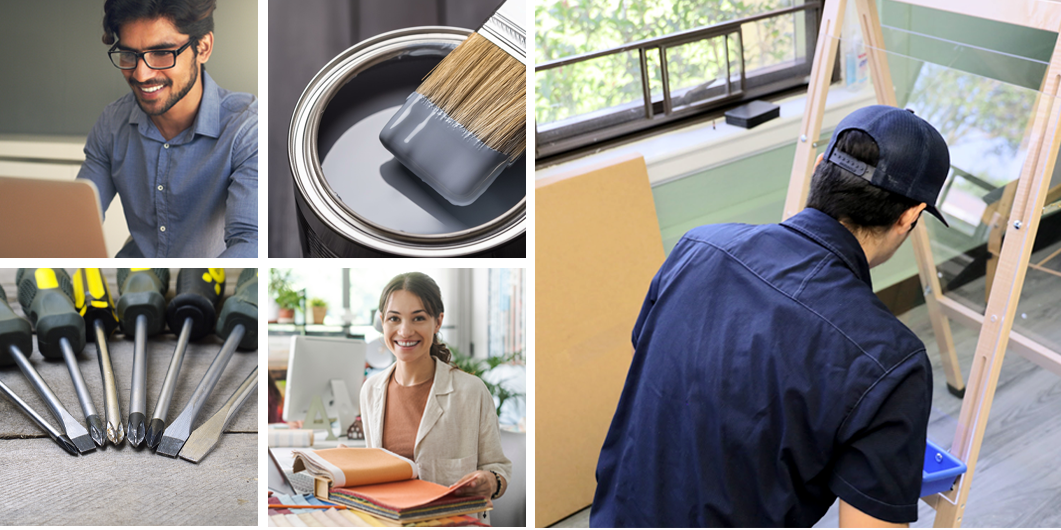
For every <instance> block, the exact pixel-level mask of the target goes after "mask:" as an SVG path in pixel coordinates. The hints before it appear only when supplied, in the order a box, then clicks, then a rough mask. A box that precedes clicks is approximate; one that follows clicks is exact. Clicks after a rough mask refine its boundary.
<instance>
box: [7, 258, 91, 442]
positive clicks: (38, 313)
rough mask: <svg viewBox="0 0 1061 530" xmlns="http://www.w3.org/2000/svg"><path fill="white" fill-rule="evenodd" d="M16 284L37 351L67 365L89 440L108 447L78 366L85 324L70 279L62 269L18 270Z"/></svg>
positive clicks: (47, 357)
mask: <svg viewBox="0 0 1061 530" xmlns="http://www.w3.org/2000/svg"><path fill="white" fill-rule="evenodd" d="M15 281H16V282H17V283H18V302H19V304H21V305H22V312H23V313H25V314H26V316H27V317H29V321H30V322H31V323H32V324H33V326H34V328H35V329H36V331H37V349H38V350H40V352H41V355H44V357H45V358H46V359H55V360H58V359H62V360H63V361H64V362H66V369H67V371H69V372H70V379H71V381H73V383H74V391H75V392H76V393H77V400H78V401H79V402H80V403H81V410H82V412H84V413H85V422H86V423H87V424H88V432H89V436H90V437H91V438H92V440H93V441H94V442H95V443H96V445H103V444H104V443H106V434H105V429H104V428H103V422H102V421H100V419H99V415H98V414H96V407H95V405H94V404H93V403H92V395H91V394H89V392H88V385H86V384H85V378H84V377H82V376H81V368H80V367H79V366H78V364H77V354H79V353H81V351H82V350H84V349H85V320H84V319H82V318H81V315H80V314H78V312H77V310H76V309H74V302H73V298H74V290H73V285H72V283H71V281H70V276H69V275H68V274H67V273H66V271H65V270H63V269H47V268H41V269H19V270H18V272H17V273H16V274H15ZM74 442H75V443H76V442H77V440H74Z"/></svg>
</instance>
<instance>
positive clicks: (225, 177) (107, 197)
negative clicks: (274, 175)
mask: <svg viewBox="0 0 1061 530" xmlns="http://www.w3.org/2000/svg"><path fill="white" fill-rule="evenodd" d="M215 4H216V0H156V1H152V2H144V1H142V0H107V2H106V3H105V4H104V7H103V11H104V15H103V30H104V34H103V42H104V43H105V44H108V45H112V46H111V48H110V50H109V51H108V55H109V56H110V60H111V63H113V64H114V66H115V67H117V68H118V69H120V70H121V72H122V75H124V76H125V80H126V82H127V83H128V84H129V87H130V88H131V89H132V91H131V93H129V94H126V95H125V96H123V97H121V98H120V99H118V100H117V101H115V102H114V103H111V104H110V105H108V106H107V107H106V108H105V109H104V110H103V114H102V115H101V116H100V118H99V120H97V122H96V124H95V126H93V128H92V132H91V133H90V134H89V136H88V140H87V141H86V143H85V163H84V165H82V166H81V170H80V172H78V175H77V178H79V179H85V180H89V181H91V182H92V183H93V184H95V185H96V189H97V190H98V191H99V199H100V205H101V206H102V207H103V209H104V211H106V209H107V206H108V205H109V204H110V202H111V201H112V200H113V199H114V196H115V195H118V197H119V198H120V199H121V201H122V209H123V210H124V212H125V219H126V224H127V225H128V227H129V233H130V240H129V241H128V242H126V244H125V245H124V246H123V247H122V249H121V250H120V251H119V252H118V255H117V257H119V258H123V257H149V258H150V257H174V258H183V257H198V258H205V257H233V258H256V257H258V101H257V99H256V98H255V97H254V96H252V95H251V94H245V93H239V92H230V91H228V90H225V89H223V88H221V87H219V86H218V85H217V83H215V82H214V80H213V79H212V78H211V77H210V76H209V75H208V74H207V73H206V66H205V64H206V62H207V61H208V60H209V59H210V55H211V54H212V53H213V47H214V46H213V45H214V33H213V28H214V19H213V12H214V8H215Z"/></svg>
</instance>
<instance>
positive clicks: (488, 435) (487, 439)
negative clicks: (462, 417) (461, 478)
mask: <svg viewBox="0 0 1061 530" xmlns="http://www.w3.org/2000/svg"><path fill="white" fill-rule="evenodd" d="M480 387H481V391H480V396H481V398H480V404H479V450H478V453H479V458H478V465H477V466H476V469H481V470H484V471H494V472H496V473H497V474H499V475H501V476H503V477H505V481H507V482H509V483H511V482H512V461H511V460H509V459H508V458H507V457H506V456H505V453H504V451H502V450H501V432H500V428H499V427H498V421H497V410H496V409H495V408H494V397H493V396H491V395H490V391H489V390H487V389H486V385H485V384H482V385H480Z"/></svg>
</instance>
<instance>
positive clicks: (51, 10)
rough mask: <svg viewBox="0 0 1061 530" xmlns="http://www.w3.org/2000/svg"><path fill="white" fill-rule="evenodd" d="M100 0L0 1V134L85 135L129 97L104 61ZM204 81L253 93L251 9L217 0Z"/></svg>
mask: <svg viewBox="0 0 1061 530" xmlns="http://www.w3.org/2000/svg"><path fill="white" fill-rule="evenodd" d="M102 22H103V0H91V1H86V0H33V1H31V2H27V1H25V0H0V50H3V53H0V72H3V75H0V134H63V135H79V136H86V135H88V133H89V131H90V130H91V129H92V125H93V124H94V123H96V119H97V118H99V115H100V113H101V112H102V110H103V107H105V106H107V105H108V104H110V103H111V102H112V101H114V100H116V99H118V98H119V97H121V96H122V95H124V94H126V93H127V92H129V85H128V84H126V82H125V78H124V77H123V76H122V74H121V72H120V71H119V70H118V69H117V68H115V67H114V66H113V65H112V64H111V62H110V59H108V58H107V54H106V52H107V49H108V46H107V45H105V44H103V42H102V41H101V40H100V39H101V37H102V36H103V26H102ZM207 69H208V71H209V72H210V75H211V76H212V77H213V78H214V80H215V81H217V83H218V84H219V85H220V86H221V87H222V88H225V89H228V90H233V91H237V92H249V93H251V94H255V95H257V93H258V4H257V2H256V1H254V0H222V1H220V2H218V7H217V10H216V11H215V12H214V53H213V56H212V57H211V58H210V61H209V62H208V63H207Z"/></svg>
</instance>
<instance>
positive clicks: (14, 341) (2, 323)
mask: <svg viewBox="0 0 1061 530" xmlns="http://www.w3.org/2000/svg"><path fill="white" fill-rule="evenodd" d="M32 329H33V328H32V327H30V324H29V321H28V320H26V319H24V318H22V317H20V316H18V315H16V314H15V312H14V311H12V310H11V306H9V305H8V304H7V293H5V292H4V288H3V287H0V366H7V365H10V364H11V363H12V362H13V361H14V360H13V359H11V358H10V357H9V356H8V353H7V352H9V351H10V349H11V348H16V349H19V350H21V349H25V350H26V351H33V350H32V348H33V331H32ZM0 392H2V393H3V394H4V395H5V396H7V397H8V399H10V400H11V402H12V403H14V404H15V405H16V406H18V408H19V409H20V410H22V413H23V414H25V415H26V416H29V418H30V419H31V420H33V423H36V424H37V426H38V427H40V428H41V429H44V431H45V432H47V433H48V436H50V437H51V439H52V440H55V443H57V444H59V447H62V448H63V449H65V450H66V452H68V453H70V454H72V455H74V456H77V454H78V453H77V446H75V445H74V442H72V441H70V438H69V437H68V436H67V435H65V434H63V433H61V432H59V430H58V429H56V428H55V427H52V425H51V424H50V423H48V422H47V421H45V420H44V418H42V417H41V415H40V414H37V411H35V410H33V409H32V408H31V407H30V406H29V405H28V404H26V402H25V401H22V398H20V397H18V395H17V394H15V392H14V391H12V390H11V389H10V388H8V386H7V385H5V384H4V382H3V381H0Z"/></svg>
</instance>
